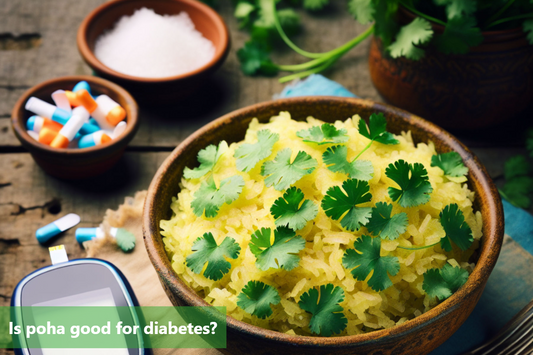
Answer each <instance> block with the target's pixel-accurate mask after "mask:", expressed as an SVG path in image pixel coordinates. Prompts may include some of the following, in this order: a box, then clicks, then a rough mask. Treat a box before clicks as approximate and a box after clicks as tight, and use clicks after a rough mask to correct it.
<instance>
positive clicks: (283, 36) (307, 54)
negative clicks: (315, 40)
mask: <svg viewBox="0 0 533 355" xmlns="http://www.w3.org/2000/svg"><path fill="white" fill-rule="evenodd" d="M271 3H272V8H273V14H274V24H275V25H276V29H277V30H278V33H279V36H280V37H281V39H282V40H283V42H285V44H286V45H287V46H289V47H290V48H291V49H292V50H293V51H295V52H296V53H298V54H300V55H302V56H304V57H307V58H320V57H321V56H323V55H324V54H325V53H311V52H307V51H304V50H303V49H301V48H300V47H298V46H297V45H296V44H294V42H292V41H291V40H290V39H289V37H288V36H287V34H285V31H284V30H283V27H281V24H280V23H279V18H278V11H277V10H276V1H274V0H271Z"/></svg>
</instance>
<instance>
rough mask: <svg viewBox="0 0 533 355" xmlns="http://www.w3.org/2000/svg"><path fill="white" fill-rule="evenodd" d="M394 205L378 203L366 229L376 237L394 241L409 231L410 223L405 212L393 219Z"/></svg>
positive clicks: (373, 209)
mask: <svg viewBox="0 0 533 355" xmlns="http://www.w3.org/2000/svg"><path fill="white" fill-rule="evenodd" d="M391 213H392V205H389V204H387V203H386V202H378V203H376V207H374V208H372V217H371V218H370V220H369V221H368V224H367V225H366V228H367V229H368V231H369V232H370V233H372V234H373V235H375V236H380V237H381V239H389V240H394V239H396V238H398V237H399V236H400V235H401V234H402V233H404V232H405V230H406V229H407V225H408V223H409V221H408V220H407V214H406V213H405V212H401V213H397V214H395V215H394V216H392V217H391Z"/></svg>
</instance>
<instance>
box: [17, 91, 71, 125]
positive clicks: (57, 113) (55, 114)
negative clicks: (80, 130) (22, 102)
mask: <svg viewBox="0 0 533 355" xmlns="http://www.w3.org/2000/svg"><path fill="white" fill-rule="evenodd" d="M26 110H28V111H31V112H33V113H34V114H36V115H38V116H41V117H46V118H49V119H51V120H54V121H56V122H57V123H59V124H62V125H64V124H65V123H67V121H68V119H69V118H70V112H67V111H65V110H62V109H60V108H59V107H56V106H54V105H52V104H49V103H48V102H46V101H43V100H41V99H38V98H36V97H30V99H29V100H28V102H26Z"/></svg>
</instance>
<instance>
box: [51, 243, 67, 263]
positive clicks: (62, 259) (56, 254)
mask: <svg viewBox="0 0 533 355" xmlns="http://www.w3.org/2000/svg"><path fill="white" fill-rule="evenodd" d="M48 252H49V253H50V260H52V265H57V264H61V263H66V262H68V255H67V250H66V249H65V246H64V245H63V244H61V245H57V246H55V247H50V248H48Z"/></svg>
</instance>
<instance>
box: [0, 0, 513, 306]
mask: <svg viewBox="0 0 533 355" xmlns="http://www.w3.org/2000/svg"><path fill="white" fill-rule="evenodd" d="M103 2H104V1H102V0H76V1H72V0H24V1H20V0H1V3H2V6H0V254H2V255H1V257H0V305H9V302H10V298H11V294H12V292H13V289H14V287H15V286H16V284H17V283H18V282H19V281H20V280H21V279H22V278H23V277H24V276H25V275H27V274H28V273H30V272H32V271H34V270H35V269H37V268H40V267H43V266H45V265H48V264H49V263H50V261H49V257H48V248H47V247H43V246H41V245H39V243H38V242H37V240H36V238H35V230H36V229H38V228H39V227H42V226H44V225H46V224H48V223H50V222H52V221H53V220H55V219H57V218H58V217H60V216H62V215H64V214H66V213H69V212H74V213H77V214H79V215H80V216H81V223H80V225H79V227H95V226H97V225H98V224H99V223H100V222H101V220H102V217H103V215H104V213H105V211H106V209H109V208H112V209H115V208H116V207H117V206H118V205H119V204H120V203H121V202H122V201H123V200H124V197H125V196H128V195H132V194H133V193H135V192H136V191H138V190H143V189H147V188H148V185H149V183H150V181H151V179H152V177H153V175H154V173H155V171H156V169H157V168H158V167H159V165H160V164H161V162H162V161H163V160H164V159H165V158H166V157H167V155H168V154H169V152H170V151H171V150H172V149H174V147H176V145H178V144H179V143H180V142H181V141H182V140H183V139H184V138H185V137H187V136H188V135H189V134H190V133H192V132H193V131H195V130H196V129H198V128H199V127H201V126H202V125H204V124H205V123H208V122H209V121H211V120H213V119H215V118H217V117H219V116H221V115H222V114H225V113H228V112H230V111H232V110H235V109H238V108H241V107H243V106H247V105H250V104H254V103H257V102H261V101H266V100H270V99H272V96H273V95H274V94H276V93H279V92H280V91H281V90H282V88H283V85H282V84H280V83H278V81H277V80H276V79H275V78H250V77H245V76H244V75H243V74H242V73H241V72H240V69H239V62H238V60H237V57H236V50H237V49H238V48H240V47H242V45H243V43H244V41H246V40H247V38H248V34H247V33H245V32H242V31H240V30H239V29H238V24H237V22H236V20H235V19H234V17H233V15H232V12H233V8H232V6H231V5H230V1H229V0H222V1H221V3H222V4H221V6H220V8H219V12H220V14H221V15H222V16H223V17H224V19H225V20H226V21H227V24H228V27H229V29H230V32H231V37H232V49H231V52H230V54H229V56H228V59H227V60H226V62H225V63H224V65H223V66H222V68H221V69H220V70H219V71H218V72H217V73H216V74H215V76H214V77H213V79H212V81H211V82H210V83H209V85H207V87H206V88H205V89H202V91H201V92H200V93H199V94H198V95H197V96H195V97H194V98H193V99H191V100H188V102H187V103H181V104H178V105H175V106H171V107H159V108H146V107H141V109H140V121H141V126H140V129H139V131H138V133H137V135H136V137H135V138H134V140H133V141H132V143H131V144H130V146H129V147H128V149H127V152H126V154H125V155H124V157H123V158H122V159H121V160H120V162H119V163H118V165H116V166H115V167H114V168H113V169H112V170H111V171H109V172H107V173H105V174H104V175H102V176H100V177H97V178H95V179H91V180H87V181H77V182H72V181H62V180H59V179H56V178H53V177H51V176H49V175H47V174H46V173H44V172H43V171H42V170H41V169H40V168H39V166H37V165H36V164H35V162H34V161H33V159H32V157H31V156H30V154H29V153H27V152H26V151H25V149H24V148H22V147H21V145H20V143H19V141H18V140H17V139H16V138H15V136H14V134H13V132H12V129H11V127H10V116H11V109H12V107H13V105H14V104H15V101H16V100H17V99H18V97H19V96H20V95H21V94H22V93H23V92H24V91H25V90H26V89H28V88H30V87H31V86H33V85H36V84H38V83H40V82H42V81H44V80H47V79H51V78H54V77H58V76H65V75H72V74H91V70H90V68H89V67H88V66H87V65H85V63H84V62H83V60H82V59H81V57H80V55H79V53H78V50H77V46H76V32H77V28H78V26H79V24H80V23H81V21H82V20H83V18H84V17H85V16H86V15H87V14H88V13H89V12H90V11H91V10H92V9H94V8H95V7H97V6H98V5H99V4H101V3H103ZM333 3H334V4H332V6H330V8H329V9H328V10H327V11H326V12H325V13H324V14H321V15H309V14H306V13H302V20H303V23H304V27H303V30H302V33H301V34H299V35H298V36H297V37H296V38H295V41H296V42H297V43H298V44H299V45H301V46H302V47H303V48H306V49H309V50H312V51H317V52H321V51H327V50H329V49H331V48H333V47H336V46H338V45H340V44H343V43H345V42H346V41H348V40H349V39H351V38H353V37H354V36H355V35H357V34H358V33H361V32H362V31H363V29H364V28H365V26H361V25H359V24H357V23H356V22H355V21H354V20H353V19H352V18H351V17H350V15H349V14H348V13H347V11H346V4H345V2H344V1H333ZM368 44H369V43H368V40H367V41H366V42H364V43H362V44H361V45H359V46H358V47H357V48H355V49H354V50H352V51H351V52H350V53H349V54H348V55H346V56H345V57H344V58H342V59H341V60H340V62H339V63H337V64H336V65H335V66H334V67H333V68H332V69H331V70H330V71H328V72H327V73H325V75H326V76H327V77H328V78H330V79H333V80H336V81H338V82H340V83H341V84H342V85H344V86H345V87H346V88H347V89H349V90H350V91H352V92H354V93H356V94H357V95H359V96H361V97H364V98H369V99H374V100H378V101H380V100H381V98H380V97H379V95H378V93H377V92H376V90H375V89H374V87H373V85H372V83H371V81H370V76H369V72H368V69H367V53H368ZM274 58H275V60H276V61H277V62H279V63H298V62H302V61H303V58H301V57H299V56H298V55H296V54H295V53H293V52H291V51H289V50H286V51H282V52H281V53H278V54H277V55H276V56H275V57H274ZM487 141H488V142H487ZM480 142H481V143H480ZM480 142H477V141H475V142H473V143H472V144H469V145H470V147H471V148H472V149H473V150H474V152H475V153H476V154H477V155H478V156H479V157H480V159H481V160H482V162H484V163H485V165H486V166H487V168H488V171H489V173H490V174H491V176H492V177H493V178H494V179H495V180H496V181H497V182H498V181H499V180H501V179H500V178H501V175H502V171H503V166H504V161H505V160H506V159H507V158H508V157H510V156H512V155H515V154H518V153H521V152H522V150H521V149H520V148H516V147H509V146H505V144H503V146H502V144H498V142H494V141H491V140H485V141H483V139H481V141H480ZM53 244H65V245H66V248H67V251H68V254H69V257H70V258H76V257H80V256H83V254H84V252H83V250H82V248H80V246H79V245H78V244H77V243H76V241H75V238H74V230H70V231H68V232H66V233H64V234H63V235H61V236H60V237H58V238H56V239H55V240H54V241H53Z"/></svg>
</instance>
